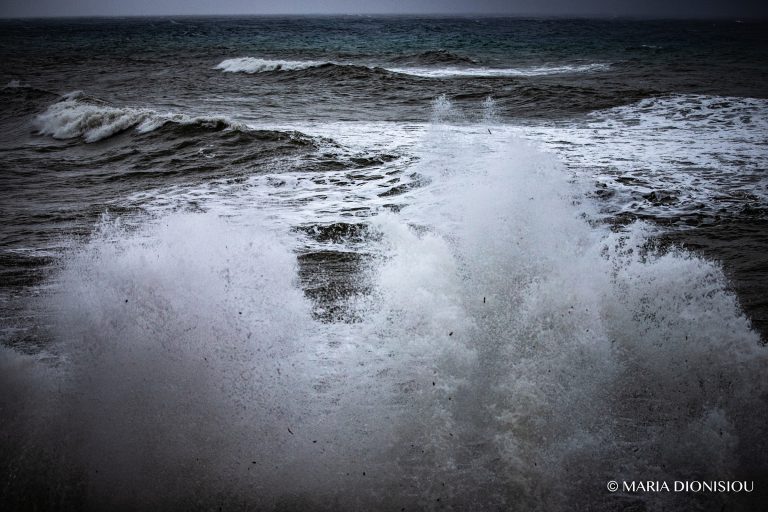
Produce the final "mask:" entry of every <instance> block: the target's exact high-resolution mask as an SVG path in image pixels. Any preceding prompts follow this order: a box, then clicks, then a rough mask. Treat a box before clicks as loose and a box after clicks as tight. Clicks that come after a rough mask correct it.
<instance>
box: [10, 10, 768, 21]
mask: <svg viewBox="0 0 768 512" xmlns="http://www.w3.org/2000/svg"><path fill="white" fill-rule="evenodd" d="M169 17H178V18H248V17H250V18H307V17H316V18H330V17H349V18H509V19H562V20H568V19H571V20H595V19H599V20H606V19H611V20H636V21H723V20H732V21H734V22H740V21H768V15H746V16H737V15H704V16H671V15H666V16H662V15H659V16H656V15H632V14H621V15H619V14H601V13H587V14H541V13H539V14H536V13H518V14H510V13H473V12H466V13H463V12H462V13H459V12H455V13H446V12H425V13H386V12H384V13H344V12H334V13H331V12H329V13H157V14H51V15H34V16H23V15H21V16H19V15H10V16H5V15H0V20H55V19H111V18H115V19H124V18H169Z"/></svg>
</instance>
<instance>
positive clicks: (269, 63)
mask: <svg viewBox="0 0 768 512" xmlns="http://www.w3.org/2000/svg"><path fill="white" fill-rule="evenodd" d="M324 64H332V63H331V62H321V61H313V60H274V59H259V58H256V57H239V58H236V59H227V60H224V61H221V62H220V63H219V64H217V65H216V67H215V68H214V69H220V70H221V71H224V72H225V73H264V72H267V71H297V70H300V69H307V68H313V67H317V66H322V65H324Z"/></svg>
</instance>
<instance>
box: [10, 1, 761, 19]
mask: <svg viewBox="0 0 768 512" xmlns="http://www.w3.org/2000/svg"><path fill="white" fill-rule="evenodd" d="M429 13H435V14H437V13H441V14H507V15H554V16H573V15H575V16H595V15H597V16H642V17H685V18H688V17H697V18H698V17H721V16H725V17H736V18H755V17H761V18H765V17H768V0H475V1H469V0H413V1H406V0H279V1H275V0H273V1H269V0H0V17H36V16H126V15H130V16H136V15H174V14H176V15H180V14H429Z"/></svg>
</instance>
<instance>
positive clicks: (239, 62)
mask: <svg viewBox="0 0 768 512" xmlns="http://www.w3.org/2000/svg"><path fill="white" fill-rule="evenodd" d="M394 63H395V64H396V65H395V66H389V65H387V64H377V65H364V64H359V63H338V62H329V61H304V60H302V61H291V60H271V59H261V58H255V57H240V58H236V59H227V60H224V61H222V62H220V63H219V64H218V65H216V67H215V69H220V70H222V71H224V72H228V73H249V74H253V73H264V72H273V71H303V70H310V69H315V68H328V67H334V68H338V69H340V70H342V71H343V70H349V71H351V72H354V71H355V70H359V69H366V68H367V69H369V70H372V71H377V70H381V71H387V72H390V73H397V74H400V75H410V76H415V77H421V78H448V77H461V76H466V77H478V78H493V77H515V76H543V75H557V74H568V73H589V72H597V71H606V70H608V69H609V68H610V64H604V63H593V64H580V65H561V66H557V65H554V66H535V67H522V68H492V67H480V66H476V65H474V64H475V63H474V61H472V60H470V59H466V58H459V57H457V56H453V54H450V53H444V52H427V53H425V54H419V55H417V56H412V57H402V58H398V59H395V60H394ZM402 64H406V65H402ZM440 64H442V66H439V65H440ZM446 64H450V65H448V66H446Z"/></svg>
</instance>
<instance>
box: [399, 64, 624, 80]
mask: <svg viewBox="0 0 768 512" xmlns="http://www.w3.org/2000/svg"><path fill="white" fill-rule="evenodd" d="M609 68H610V64H598V63H595V64H581V65H576V66H574V65H571V66H567V65H566V66H537V67H530V68H488V67H455V66H454V67H448V68H434V67H403V68H389V69H388V71H391V72H393V73H401V74H405V75H411V76H420V77H426V78H449V77H460V76H470V77H504V76H543V75H560V74H567V73H588V72H592V71H605V70H607V69H609Z"/></svg>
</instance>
